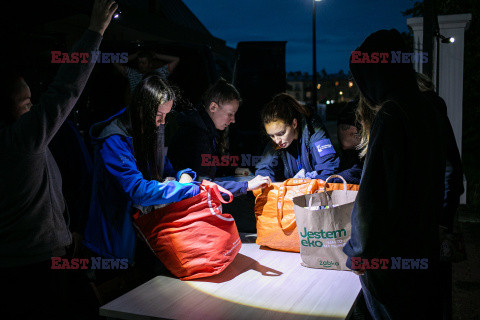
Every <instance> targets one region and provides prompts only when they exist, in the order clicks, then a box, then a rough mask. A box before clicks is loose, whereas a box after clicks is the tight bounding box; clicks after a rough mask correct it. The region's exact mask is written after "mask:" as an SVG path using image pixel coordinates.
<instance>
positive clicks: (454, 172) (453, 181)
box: [423, 91, 464, 232]
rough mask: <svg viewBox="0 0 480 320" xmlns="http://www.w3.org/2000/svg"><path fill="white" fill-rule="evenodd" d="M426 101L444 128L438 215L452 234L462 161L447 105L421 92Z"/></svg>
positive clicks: (461, 181)
mask: <svg viewBox="0 0 480 320" xmlns="http://www.w3.org/2000/svg"><path fill="white" fill-rule="evenodd" d="M423 94H424V95H425V97H427V99H429V100H431V101H432V103H434V105H435V106H436V107H437V109H438V110H439V111H440V113H441V115H442V119H443V121H444V126H445V128H446V130H447V131H446V140H445V141H444V142H445V145H446V148H447V154H446V156H447V163H446V168H445V197H444V203H443V210H442V213H441V215H440V225H442V226H444V227H446V228H447V229H448V231H449V232H453V220H454V217H455V212H456V211H457V208H458V205H459V204H460V196H461V195H462V193H463V192H464V188H463V169H462V159H461V158H460V152H459V151H458V146H457V142H456V140H455V134H454V133H453V129H452V125H451V123H450V120H449V119H448V115H447V105H446V104H445V101H444V100H443V99H442V98H441V97H440V96H438V94H437V93H435V92H434V91H426V92H423Z"/></svg>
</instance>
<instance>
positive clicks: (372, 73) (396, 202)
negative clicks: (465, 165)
mask: <svg viewBox="0 0 480 320" xmlns="http://www.w3.org/2000/svg"><path fill="white" fill-rule="evenodd" d="M402 44H403V40H402V38H401V35H400V33H399V32H398V31H396V30H394V29H392V30H389V31H387V30H381V31H378V32H375V33H373V34H372V35H370V36H369V37H367V38H366V40H365V41H364V42H363V43H362V45H361V46H360V47H359V48H357V50H356V51H357V52H358V51H360V52H362V54H364V53H365V54H368V55H370V57H371V55H372V53H374V52H377V53H379V52H380V53H381V52H387V53H389V54H390V55H391V54H392V51H393V52H398V51H401V52H408V51H407V50H406V47H405V46H403V45H402ZM389 60H390V59H389ZM352 61H353V60H351V61H350V70H351V72H352V75H353V77H354V79H355V82H356V83H357V85H358V88H359V90H360V92H361V93H362V94H363V95H364V96H365V97H366V98H367V99H368V100H369V101H370V102H371V103H372V104H373V105H375V106H381V108H380V110H379V111H378V113H377V114H376V116H375V118H374V120H373V124H372V127H371V131H370V139H369V143H368V151H367V154H366V158H365V163H364V167H363V173H362V178H361V182H360V188H359V192H358V195H357V198H356V201H355V204H354V208H353V212H352V217H351V221H352V233H351V239H350V240H349V241H348V243H347V244H346V245H345V247H344V249H343V250H344V252H345V253H346V254H347V255H348V256H349V257H356V258H363V259H374V258H386V259H389V260H390V261H391V263H393V261H392V260H393V258H399V257H400V258H413V259H427V260H426V261H427V264H428V267H427V269H425V270H422V269H423V268H422V269H420V270H418V269H417V268H418V266H417V268H415V267H413V268H411V269H409V270H405V269H403V270H402V269H393V268H392V267H391V268H390V269H387V270H383V269H367V270H366V271H365V275H364V276H362V277H361V279H362V282H363V283H364V284H365V285H366V287H367V289H368V290H369V291H370V292H371V293H372V294H373V295H374V296H375V298H377V299H378V300H379V301H380V302H382V303H390V304H392V303H394V304H396V305H397V306H401V305H402V304H403V308H404V306H405V303H404V302H405V301H406V300H407V299H409V302H411V303H412V306H413V304H415V303H424V305H422V308H423V309H424V308H429V307H430V305H428V303H429V302H427V301H426V300H427V299H432V300H434V298H433V297H434V295H435V294H436V292H435V290H436V289H435V286H434V284H435V280H434V277H435V270H436V267H437V261H438V256H439V240H438V219H439V214H440V212H441V211H442V204H443V194H444V175H445V159H446V158H445V154H446V150H445V144H444V141H445V128H444V122H443V120H442V116H441V114H440V113H439V112H438V111H437V110H436V108H435V106H434V105H433V104H432V103H431V102H430V101H429V100H428V99H426V98H425V97H424V96H423V95H422V94H421V93H420V91H419V89H418V86H417V83H416V80H415V74H414V71H413V67H412V65H411V64H409V63H393V62H392V60H390V61H389V62H388V63H380V62H379V63H353V62H352ZM370 261H372V260H370ZM417 261H420V260H417ZM423 261H425V260H423ZM347 266H349V267H352V261H351V260H350V258H349V260H348V261H347ZM402 266H403V265H402ZM406 267H409V265H406V266H405V268H406ZM431 302H432V301H430V303H431ZM412 308H413V307H412ZM398 310H401V307H399V309H398Z"/></svg>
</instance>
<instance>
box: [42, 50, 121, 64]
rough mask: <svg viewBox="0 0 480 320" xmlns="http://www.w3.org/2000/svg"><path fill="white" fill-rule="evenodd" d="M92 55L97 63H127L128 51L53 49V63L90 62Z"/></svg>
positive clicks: (93, 60)
mask: <svg viewBox="0 0 480 320" xmlns="http://www.w3.org/2000/svg"><path fill="white" fill-rule="evenodd" d="M90 56H91V57H92V62H95V63H127V62H128V52H101V51H92V52H72V53H68V52H62V51H52V61H51V63H88V58H89V57H90Z"/></svg>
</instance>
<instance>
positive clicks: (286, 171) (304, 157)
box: [255, 93, 340, 181]
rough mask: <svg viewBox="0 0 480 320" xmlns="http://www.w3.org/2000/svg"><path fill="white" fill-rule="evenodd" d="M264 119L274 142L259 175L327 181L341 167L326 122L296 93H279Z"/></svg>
mask: <svg viewBox="0 0 480 320" xmlns="http://www.w3.org/2000/svg"><path fill="white" fill-rule="evenodd" d="M261 118H262V122H263V125H264V126H265V131H266V133H267V135H268V136H269V137H270V138H271V139H272V141H270V142H269V143H268V144H267V146H266V148H265V151H264V153H263V157H262V160H261V161H260V162H259V163H258V164H257V166H256V171H255V174H257V175H262V176H268V177H270V178H271V179H272V181H283V180H285V179H289V178H294V177H295V178H312V179H323V180H325V179H326V178H327V177H328V176H330V175H332V174H334V172H335V171H336V170H337V168H338V166H339V162H340V160H339V158H338V157H337V154H336V152H335V149H334V148H333V146H332V143H331V141H330V137H329V135H328V133H327V130H326V128H325V125H324V124H323V123H322V121H321V119H320V118H319V117H318V116H313V115H311V111H310V110H308V109H307V108H306V107H305V106H303V105H301V104H300V103H299V102H298V101H297V100H295V99H294V98H293V97H292V96H290V95H288V94H285V93H280V94H278V95H277V96H275V97H274V98H273V99H272V101H270V102H269V103H268V104H267V105H266V106H265V108H264V109H263V110H262V113H261Z"/></svg>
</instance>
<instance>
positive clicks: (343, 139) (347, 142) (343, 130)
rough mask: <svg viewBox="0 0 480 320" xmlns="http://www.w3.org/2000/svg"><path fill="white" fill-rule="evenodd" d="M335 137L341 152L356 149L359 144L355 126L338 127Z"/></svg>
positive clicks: (341, 125)
mask: <svg viewBox="0 0 480 320" xmlns="http://www.w3.org/2000/svg"><path fill="white" fill-rule="evenodd" d="M337 136H338V141H339V142H340V145H341V147H342V149H343V150H349V149H356V147H357V146H358V145H359V144H360V135H359V134H358V131H357V128H356V127H355V126H350V125H348V124H340V125H338V126H337Z"/></svg>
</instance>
